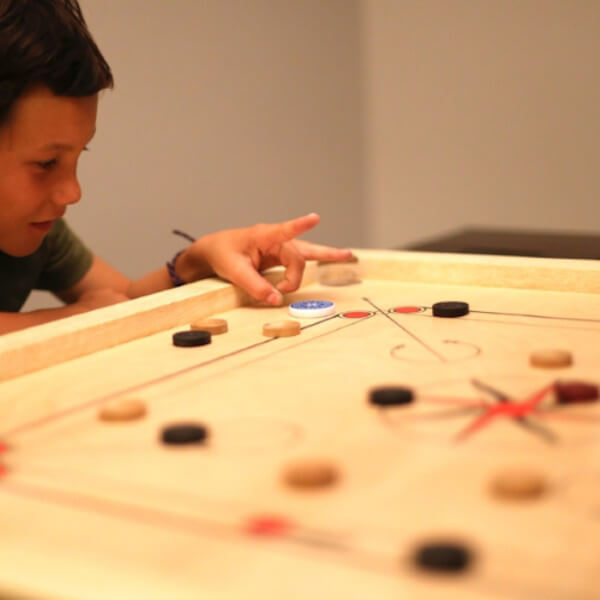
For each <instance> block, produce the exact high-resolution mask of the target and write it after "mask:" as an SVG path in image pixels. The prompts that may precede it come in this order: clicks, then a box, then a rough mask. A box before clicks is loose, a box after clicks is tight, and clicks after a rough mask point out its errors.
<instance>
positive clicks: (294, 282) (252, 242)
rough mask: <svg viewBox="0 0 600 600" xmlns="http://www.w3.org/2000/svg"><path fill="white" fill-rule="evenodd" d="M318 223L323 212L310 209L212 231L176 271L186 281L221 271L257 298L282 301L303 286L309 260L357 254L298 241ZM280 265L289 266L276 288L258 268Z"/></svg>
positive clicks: (187, 254) (350, 256) (194, 245)
mask: <svg viewBox="0 0 600 600" xmlns="http://www.w3.org/2000/svg"><path fill="white" fill-rule="evenodd" d="M318 222H319V215H317V214H315V213H311V214H309V215H306V216H304V217H299V218H298V219H292V220H291V221H285V222H283V223H278V224H274V225H264V224H260V225H254V226H253V227H247V228H244V229H230V230H227V231H220V232H217V233H213V234H210V235H207V236H205V237H202V238H200V239H199V240H197V241H196V242H194V244H192V246H190V248H189V249H188V250H186V252H185V253H184V254H182V255H181V257H180V259H179V261H178V263H177V264H178V269H177V271H178V272H180V274H181V276H182V278H183V279H184V280H186V281H190V280H192V279H198V278H199V277H201V276H202V271H204V272H206V270H207V266H208V267H209V269H210V270H211V271H212V272H214V273H215V274H216V275H218V276H219V277H222V278H224V279H227V280H229V281H231V283H233V284H235V285H237V286H239V287H241V288H242V289H243V290H245V291H246V292H248V293H249V294H250V295H251V296H252V297H253V298H256V299H257V300H263V301H266V302H268V303H269V304H272V305H275V306H276V305H279V304H281V294H286V293H288V292H293V291H294V290H296V289H298V287H299V286H300V282H301V280H302V274H303V272H304V265H305V262H306V261H307V260H330V261H342V260H348V259H350V258H352V252H351V251H350V250H341V249H339V248H331V247H329V246H321V245H319V244H311V243H309V242H305V241H302V240H296V239H294V238H295V237H296V236H298V235H301V234H302V233H304V232H305V231H308V230H309V229H312V228H313V227H314V226H315V225H317V223H318ZM180 261H181V262H182V265H181V271H180V269H179V262H180ZM276 265H283V266H284V267H285V277H284V279H283V280H282V281H280V282H279V283H278V284H277V286H276V288H274V287H273V286H272V285H271V284H270V283H269V282H268V281H267V280H266V279H265V278H264V277H262V275H260V273H259V271H262V270H264V269H268V268H269V267H274V266H276ZM192 274H193V275H192ZM190 275H192V276H191V277H190Z"/></svg>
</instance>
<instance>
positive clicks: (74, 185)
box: [52, 177, 81, 206]
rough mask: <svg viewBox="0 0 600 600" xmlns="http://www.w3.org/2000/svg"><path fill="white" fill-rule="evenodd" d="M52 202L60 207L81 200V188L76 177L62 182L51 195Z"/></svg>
mask: <svg viewBox="0 0 600 600" xmlns="http://www.w3.org/2000/svg"><path fill="white" fill-rule="evenodd" d="M52 200H53V202H55V203H56V204H59V205H62V206H66V205H67V204H75V203H76V202H79V200H81V186H80V185H79V181H78V180H77V177H71V178H69V179H68V180H65V181H62V182H61V183H60V185H59V186H58V187H57V188H56V189H55V191H54V193H53V194H52Z"/></svg>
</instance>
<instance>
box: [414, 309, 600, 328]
mask: <svg viewBox="0 0 600 600" xmlns="http://www.w3.org/2000/svg"><path fill="white" fill-rule="evenodd" d="M424 308H427V309H429V310H431V309H432V307H431V306H425V307H424ZM469 314H479V315H497V316H500V317H528V318H531V319H546V320H548V321H580V322H582V323H600V319H582V318H580V317H557V316H554V315H532V314H528V313H510V312H495V311H491V310H471V309H469ZM420 316H423V317H431V316H432V315H423V314H421V315H420ZM467 320H468V319H467ZM525 324H527V323H525Z"/></svg>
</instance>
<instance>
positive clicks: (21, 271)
mask: <svg viewBox="0 0 600 600" xmlns="http://www.w3.org/2000/svg"><path fill="white" fill-rule="evenodd" d="M92 259H93V255H92V253H91V251H90V250H89V249H88V248H87V247H86V246H85V245H84V244H83V242H82V241H81V240H80V239H79V238H78V237H77V236H76V235H75V234H74V233H73V232H72V231H71V229H69V226H68V225H67V224H66V223H65V221H63V220H62V219H58V220H57V221H56V222H55V223H54V225H53V226H52V229H51V230H50V232H49V233H48V235H47V236H46V237H45V238H44V241H43V242H42V245H41V246H40V247H39V248H38V249H37V250H36V251H35V252H34V253H33V254H30V255H29V256H22V257H14V256H10V255H9V254H5V253H4V252H2V251H1V250H0V311H2V312H19V311H20V310H21V308H22V306H23V304H25V301H26V300H27V297H28V296H29V293H30V292H31V290H48V291H50V292H60V291H62V290H66V289H68V288H70V287H71V286H72V285H75V284H76V283H77V282H78V281H79V280H80V279H81V278H82V277H83V276H84V275H85V274H86V273H87V271H88V269H89V268H90V266H91V264H92Z"/></svg>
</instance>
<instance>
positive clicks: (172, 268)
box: [167, 229, 196, 287]
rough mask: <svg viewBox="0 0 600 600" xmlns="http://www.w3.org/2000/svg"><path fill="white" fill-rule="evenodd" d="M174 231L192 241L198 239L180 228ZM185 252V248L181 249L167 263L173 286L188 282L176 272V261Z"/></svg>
mask: <svg viewBox="0 0 600 600" xmlns="http://www.w3.org/2000/svg"><path fill="white" fill-rule="evenodd" d="M173 233H174V234H175V235H180V236H181V237H183V238H185V239H186V240H189V241H190V242H192V243H193V242H195V241H196V240H195V239H194V238H193V237H192V236H191V235H190V234H189V233H185V231H179V229H173ZM182 253H183V250H180V251H179V252H178V253H177V254H176V255H175V256H174V257H173V258H172V259H171V260H170V261H169V262H168V263H167V271H168V272H169V277H170V278H171V283H172V284H173V287H179V286H180V285H185V284H186V282H185V281H184V280H183V279H181V277H179V275H177V273H175V263H176V262H177V259H178V258H179V256H180V255H181V254H182Z"/></svg>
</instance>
